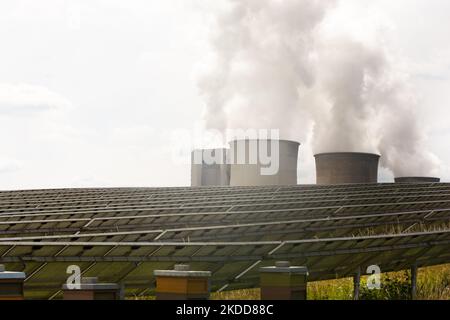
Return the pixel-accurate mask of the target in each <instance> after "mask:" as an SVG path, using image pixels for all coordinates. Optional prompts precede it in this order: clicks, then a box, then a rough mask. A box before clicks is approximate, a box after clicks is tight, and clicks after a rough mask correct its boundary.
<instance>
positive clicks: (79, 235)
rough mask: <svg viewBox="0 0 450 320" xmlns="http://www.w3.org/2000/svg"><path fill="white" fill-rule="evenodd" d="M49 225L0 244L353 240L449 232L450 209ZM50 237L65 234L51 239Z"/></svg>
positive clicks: (18, 232) (26, 228) (8, 233)
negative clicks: (159, 224)
mask: <svg viewBox="0 0 450 320" xmlns="http://www.w3.org/2000/svg"><path fill="white" fill-rule="evenodd" d="M105 221H111V220H105ZM49 223H51V222H50V221H49V220H44V221H41V222H40V223H36V221H34V222H29V223H28V224H27V225H23V224H19V226H21V225H22V227H21V228H13V227H9V228H8V229H6V228H5V225H4V224H3V225H1V224H0V230H2V233H1V235H0V241H8V240H14V241H28V240H40V241H94V242H100V241H106V242H120V241H126V242H130V241H135V242H145V241H216V240H226V241H260V240H293V239H307V238H324V237H330V236H332V237H337V236H351V235H355V234H360V233H364V232H366V233H367V232H369V231H370V232H371V233H374V234H377V233H388V232H390V233H392V232H396V233H401V232H410V231H414V230H417V229H424V228H427V229H431V228H432V227H433V226H434V227H436V228H443V227H444V226H445V227H447V228H449V227H450V209H441V210H432V211H430V210H425V211H412V212H402V213H392V214H372V215H361V216H347V217H335V218H312V219H304V220H287V221H271V222H259V223H257V222H251V223H242V224H228V225H212V224H213V222H211V223H210V224H208V225H205V226H201V227H188V228H174V229H170V228H169V224H170V223H168V222H167V223H164V226H165V228H164V229H155V226H154V224H153V223H146V222H145V221H142V220H139V221H137V222H133V220H132V219H130V220H129V221H128V223H126V224H124V225H123V226H122V227H121V229H122V231H120V232H114V229H115V228H114V227H112V226H111V225H110V224H109V225H106V226H102V225H94V226H92V228H93V231H92V232H91V233H89V232H88V230H89V228H90V226H88V227H86V228H84V229H83V228H80V227H75V226H67V225H60V226H57V225H56V223H58V222H55V224H54V225H49ZM215 223H217V221H215ZM415 227H416V228H415ZM137 230H142V231H137ZM93 232H94V233H93ZM95 232H97V233H95ZM48 234H59V235H53V236H46V235H48ZM12 237H16V238H12Z"/></svg>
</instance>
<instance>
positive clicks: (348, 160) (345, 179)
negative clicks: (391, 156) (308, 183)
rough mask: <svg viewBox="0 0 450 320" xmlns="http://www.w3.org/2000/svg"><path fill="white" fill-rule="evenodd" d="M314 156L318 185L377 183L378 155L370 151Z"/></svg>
mask: <svg viewBox="0 0 450 320" xmlns="http://www.w3.org/2000/svg"><path fill="white" fill-rule="evenodd" d="M315 158H316V179H317V184H319V185H334V184H352V183H377V182H378V162H379V160H380V156H379V155H377V154H371V153H356V152H335V153H321V154H317V155H315Z"/></svg>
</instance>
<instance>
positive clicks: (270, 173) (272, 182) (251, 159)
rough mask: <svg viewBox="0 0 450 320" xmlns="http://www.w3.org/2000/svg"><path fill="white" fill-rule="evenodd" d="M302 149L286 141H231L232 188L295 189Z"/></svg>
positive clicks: (296, 143)
mask: <svg viewBox="0 0 450 320" xmlns="http://www.w3.org/2000/svg"><path fill="white" fill-rule="evenodd" d="M299 146H300V144H299V143H298V142H294V141H287V140H264V139H260V140H258V139H254V140H253V139H247V140H234V141H231V142H230V151H229V161H230V164H231V169H230V185H231V186H276V185H296V184H297V162H298V148H299ZM268 159H270V164H268V163H269V162H268Z"/></svg>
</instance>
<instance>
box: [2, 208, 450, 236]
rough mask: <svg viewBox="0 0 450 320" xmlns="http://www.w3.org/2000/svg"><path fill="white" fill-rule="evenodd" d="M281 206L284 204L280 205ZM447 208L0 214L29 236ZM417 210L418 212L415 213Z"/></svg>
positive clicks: (427, 213) (429, 215)
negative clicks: (32, 234)
mask: <svg viewBox="0 0 450 320" xmlns="http://www.w3.org/2000/svg"><path fill="white" fill-rule="evenodd" d="M279 207H282V206H281V205H280V206H279ZM442 208H444V209H442ZM445 208H450V201H446V202H443V201H438V202H411V203H394V204H373V205H364V206H334V207H324V208H308V209H304V208H295V207H294V208H289V209H283V208H280V209H267V210H253V211H250V210H245V211H228V212H227V211H222V212H205V213H195V212H192V213H173V214H168V213H164V214H152V213H151V214H145V213H146V212H134V211H129V212H127V214H125V213H124V212H122V214H120V215H117V214H115V212H110V211H107V212H105V213H104V215H101V216H99V214H93V213H89V212H86V214H85V215H82V216H81V217H79V214H49V215H45V216H44V215H41V214H38V215H25V216H24V215H8V217H1V218H0V231H1V232H2V234H3V235H4V236H6V235H15V236H20V235H23V236H26V235H29V234H30V233H34V234H37V233H41V234H42V233H45V234H63V233H76V232H108V231H132V230H142V229H147V230H150V229H168V228H180V227H196V226H197V227H198V226H205V227H208V226H220V225H229V224H248V223H257V222H277V221H278V222H279V221H288V220H302V219H303V220H306V219H319V218H322V219H323V218H327V219H329V218H333V217H334V218H340V217H341V218H347V219H348V218H349V217H350V218H351V217H352V216H354V217H355V219H356V220H355V222H354V224H355V225H357V224H358V223H360V221H361V220H363V219H364V217H363V216H365V215H368V217H367V219H368V220H367V221H365V222H366V223H367V222H369V221H370V219H373V217H372V216H373V215H380V216H383V215H392V214H400V213H411V215H410V218H411V219H418V220H420V219H422V220H423V221H425V220H428V221H429V222H437V223H439V222H440V223H446V222H448V214H447V210H445ZM263 209H264V208H263ZM414 214H416V215H417V216H416V217H414ZM357 216H358V217H357ZM359 216H361V217H359ZM403 216H406V215H403ZM425 218H426V219H425ZM380 219H382V217H380ZM358 220H359V221H358ZM333 221H335V220H333ZM363 222H364V221H363ZM425 222H426V221H425ZM321 223H323V222H321Z"/></svg>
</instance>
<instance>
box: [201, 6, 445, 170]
mask: <svg viewBox="0 0 450 320" xmlns="http://www.w3.org/2000/svg"><path fill="white" fill-rule="evenodd" d="M227 3H228V4H229V5H230V6H229V7H228V9H227V10H224V11H223V12H222V13H221V14H219V15H217V17H216V26H215V28H214V29H213V34H212V39H211V45H212V49H213V51H214V53H215V57H216V60H215V63H214V66H213V68H212V69H211V70H209V72H208V73H206V74H205V75H204V76H203V77H201V79H200V81H199V87H200V90H201V93H202V94H203V96H204V98H205V101H206V113H205V124H206V127H207V128H214V129H219V130H225V129H227V128H267V129H280V130H281V137H282V138H285V139H296V140H301V141H302V142H304V141H307V140H308V135H310V134H312V135H313V136H312V137H311V139H309V140H310V141H313V142H312V148H313V150H314V152H316V153H318V152H325V151H354V152H376V153H381V154H382V165H383V166H385V167H387V168H389V169H390V170H391V171H392V172H393V173H394V175H396V176H405V175H435V174H436V173H437V172H436V169H437V167H438V161H437V160H436V157H434V156H433V155H432V154H431V153H429V152H428V151H427V150H426V148H425V143H426V137H425V135H424V133H423V132H422V131H421V125H420V123H419V122H418V119H417V117H416V116H415V114H414V109H415V107H416V106H417V105H416V101H415V100H416V99H415V98H414V95H413V94H412V91H411V90H410V89H409V88H408V87H407V86H406V85H404V82H405V78H403V77H402V75H401V74H399V73H398V72H397V71H396V70H395V68H394V67H393V66H394V64H393V63H392V60H391V57H390V52H389V48H387V47H386V46H385V45H384V43H382V42H380V43H378V42H377V43H372V44H367V43H362V42H361V41H357V40H355V39H353V38H352V37H351V36H345V35H344V36H342V35H340V36H335V37H331V38H330V37H329V36H328V37H324V36H323V34H322V33H321V29H320V27H321V24H322V22H323V21H325V20H326V19H327V14H329V12H330V11H331V10H333V8H334V7H335V5H336V2H335V1H321V0H316V1H311V0H284V1H279V0H228V1H227Z"/></svg>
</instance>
